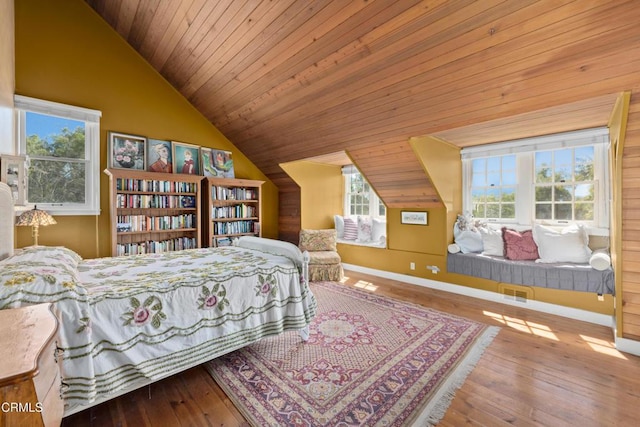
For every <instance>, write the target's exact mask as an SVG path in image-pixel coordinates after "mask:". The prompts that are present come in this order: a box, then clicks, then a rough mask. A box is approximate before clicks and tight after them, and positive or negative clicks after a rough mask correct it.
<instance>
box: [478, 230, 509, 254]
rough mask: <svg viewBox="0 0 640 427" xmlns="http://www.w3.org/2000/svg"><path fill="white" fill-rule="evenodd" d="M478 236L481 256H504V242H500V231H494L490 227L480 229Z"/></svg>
mask: <svg viewBox="0 0 640 427" xmlns="http://www.w3.org/2000/svg"><path fill="white" fill-rule="evenodd" d="M479 230H480V236H482V247H483V249H482V254H483V255H495V256H504V240H502V231H501V230H494V229H493V228H490V227H482V228H480V229H479Z"/></svg>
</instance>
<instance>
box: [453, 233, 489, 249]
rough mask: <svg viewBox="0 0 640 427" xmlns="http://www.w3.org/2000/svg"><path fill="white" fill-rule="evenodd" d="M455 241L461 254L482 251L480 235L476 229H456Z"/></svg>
mask: <svg viewBox="0 0 640 427" xmlns="http://www.w3.org/2000/svg"><path fill="white" fill-rule="evenodd" d="M455 243H456V245H458V246H459V247H460V252H462V253H463V254H469V253H474V252H482V236H481V235H480V233H479V232H478V231H471V230H463V231H458V235H457V236H456V238H455Z"/></svg>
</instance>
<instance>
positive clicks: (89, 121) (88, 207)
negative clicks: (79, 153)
mask: <svg viewBox="0 0 640 427" xmlns="http://www.w3.org/2000/svg"><path fill="white" fill-rule="evenodd" d="M14 111H15V129H16V147H15V151H16V153H17V154H19V155H25V156H26V155H27V153H26V151H27V136H28V135H27V132H26V113H27V112H33V113H38V114H44V115H49V116H57V117H61V118H65V119H73V120H78V121H82V122H84V123H85V161H87V162H88V167H87V168H86V176H85V203H38V207H40V208H42V209H45V210H47V211H48V212H49V213H50V214H52V215H99V214H100V117H101V116H102V112H100V111H98V110H91V109H88V108H82V107H75V106H72V105H66V104H60V103H57V102H51V101H44V100H41V99H36V98H30V97H26V96H22V95H15V96H14ZM28 164H29V159H28V157H27V166H28ZM28 199H29V194H28V189H27V204H26V205H25V207H24V208H25V209H32V208H33V207H34V204H33V203H31V202H29V201H28Z"/></svg>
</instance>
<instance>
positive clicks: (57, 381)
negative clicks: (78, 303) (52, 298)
mask: <svg viewBox="0 0 640 427" xmlns="http://www.w3.org/2000/svg"><path fill="white" fill-rule="evenodd" d="M57 330H58V321H57V319H56V317H55V315H54V314H53V310H52V305H51V304H38V305H33V306H29V307H22V308H16V309H8V310H0V361H1V362H0V425H1V426H6V427H11V426H16V427H18V426H20V427H26V426H46V427H49V426H60V423H61V422H62V414H63V412H64V404H63V401H62V399H61V396H60V386H61V378H60V363H58V360H57V348H56V339H55V337H56V332H57Z"/></svg>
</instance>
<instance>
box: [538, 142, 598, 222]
mask: <svg viewBox="0 0 640 427" xmlns="http://www.w3.org/2000/svg"><path fill="white" fill-rule="evenodd" d="M594 151H595V147H593V146H588V147H580V148H569V149H564V150H555V151H539V152H536V153H535V179H534V182H535V195H536V196H535V219H536V220H556V221H563V220H567V221H594V220H595V210H594V206H595V185H596V181H595V179H594V167H593V164H594Z"/></svg>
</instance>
